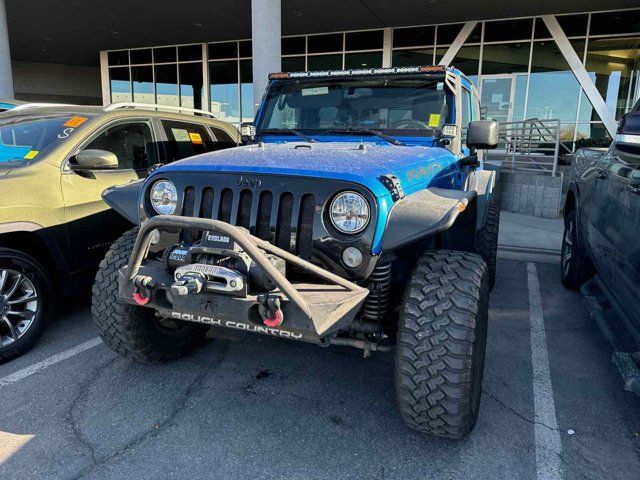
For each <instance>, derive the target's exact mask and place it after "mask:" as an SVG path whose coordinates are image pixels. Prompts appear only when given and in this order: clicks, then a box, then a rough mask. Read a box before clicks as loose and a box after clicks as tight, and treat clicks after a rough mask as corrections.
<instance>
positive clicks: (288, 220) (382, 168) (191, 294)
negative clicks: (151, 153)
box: [92, 66, 499, 438]
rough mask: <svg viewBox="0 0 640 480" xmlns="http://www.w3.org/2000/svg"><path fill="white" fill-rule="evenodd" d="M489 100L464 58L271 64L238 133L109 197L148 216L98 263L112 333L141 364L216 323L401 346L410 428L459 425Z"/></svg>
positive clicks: (477, 326) (466, 428)
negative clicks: (363, 65)
mask: <svg viewBox="0 0 640 480" xmlns="http://www.w3.org/2000/svg"><path fill="white" fill-rule="evenodd" d="M479 111H480V109H479V102H478V94H477V92H476V89H475V88H474V86H473V85H472V84H471V83H470V82H469V80H468V79H467V78H466V77H465V76H464V75H463V74H462V73H461V72H460V71H458V70H456V69H454V68H446V67H440V66H432V67H411V68H385V69H363V70H346V71H325V72H298V73H278V74H272V75H271V77H270V81H269V85H268V88H267V91H266V93H265V95H264V97H263V99H262V103H261V106H260V108H259V111H258V113H257V115H256V119H255V126H253V125H251V126H245V128H244V130H245V133H246V145H244V146H241V147H238V148H235V149H231V150H227V151H220V152H212V153H208V154H203V155H199V156H196V157H192V158H190V159H186V160H184V161H180V162H177V163H174V164H172V165H168V166H165V167H162V168H160V169H158V170H156V171H155V172H154V173H153V174H152V175H151V176H150V177H149V178H148V179H147V180H146V181H145V182H144V185H143V186H142V191H141V193H140V195H139V197H138V200H137V201H136V202H131V201H130V200H129V201H127V200H126V195H123V194H122V193H123V192H122V190H121V189H114V190H111V191H109V192H106V194H105V195H104V196H105V200H106V201H107V202H108V203H109V204H111V205H112V206H113V207H114V208H115V209H116V210H118V211H120V212H121V213H123V214H125V215H128V216H129V217H130V218H131V219H132V220H134V221H135V222H136V223H137V222H138V221H140V227H139V228H136V229H134V230H132V231H131V232H129V233H127V234H125V235H124V236H123V237H122V238H121V239H120V240H118V241H117V242H116V243H115V244H114V245H113V246H112V247H111V250H110V251H109V253H108V254H107V256H106V257H105V259H104V260H103V262H102V264H101V265H100V271H99V273H98V275H97V278H96V283H95V287H94V290H93V309H92V312H93V316H94V319H95V322H96V324H97V326H98V328H99V330H100V334H101V336H102V339H103V340H104V342H105V343H106V344H107V345H108V346H109V347H111V348H112V349H113V350H115V351H116V352H118V353H119V354H121V355H124V356H126V357H129V358H132V359H135V360H139V361H163V360H169V359H174V358H177V357H178V356H180V355H183V354H184V353H186V352H189V351H190V350H192V349H193V348H194V347H195V346H196V345H197V343H198V342H200V341H201V340H202V339H203V337H204V336H205V334H206V332H207V330H208V329H209V328H210V327H212V326H213V327H218V328H231V329H237V330H242V331H245V332H254V333H260V334H265V335H272V336H276V337H283V338H288V339H291V340H298V341H305V342H310V343H315V344H317V345H321V346H329V345H345V346H351V347H356V348H360V349H362V350H363V351H364V353H365V355H368V354H369V353H370V352H372V351H386V350H390V349H391V348H395V367H396V368H395V384H396V391H397V399H398V404H399V409H400V413H401V414H402V417H403V418H404V420H405V421H406V423H407V424H408V425H409V426H410V427H413V428H415V429H417V430H420V431H422V432H426V433H429V434H433V435H440V436H445V437H450V438H461V437H463V436H465V435H466V434H467V433H469V432H470V431H471V429H472V428H473V426H474V424H475V421H476V418H477V415H478V408H479V404H480V391H481V385H482V374H483V365H484V356H485V344H486V335H487V312H488V300H489V290H490V289H491V287H492V285H493V283H494V281H495V265H496V249H497V238H498V226H499V210H498V208H497V206H496V205H495V203H494V202H493V201H492V192H493V186H494V182H495V172H494V171H491V170H489V169H484V168H483V160H482V155H479V154H478V149H486V148H493V147H495V146H496V144H497V141H498V125H497V123H496V122H490V121H482V120H479ZM138 217H140V218H138Z"/></svg>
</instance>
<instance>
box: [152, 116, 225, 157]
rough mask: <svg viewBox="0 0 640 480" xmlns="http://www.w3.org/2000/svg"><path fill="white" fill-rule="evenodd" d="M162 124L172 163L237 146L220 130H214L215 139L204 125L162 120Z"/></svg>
mask: <svg viewBox="0 0 640 480" xmlns="http://www.w3.org/2000/svg"><path fill="white" fill-rule="evenodd" d="M161 123H162V127H163V128H164V131H165V132H166V134H167V139H168V140H169V150H170V154H171V157H172V158H171V159H170V160H171V161H176V160H180V159H183V158H187V157H192V156H193V155H199V154H201V153H206V152H211V151H213V150H220V149H222V148H228V147H230V146H235V145H236V144H235V142H234V141H233V139H232V138H231V137H230V136H229V135H228V134H227V133H225V132H224V131H223V130H220V129H214V134H215V138H213V137H212V136H211V135H210V134H209V131H208V130H207V128H206V127H205V126H204V125H198V124H195V123H189V122H180V121H176V120H162V122H161Z"/></svg>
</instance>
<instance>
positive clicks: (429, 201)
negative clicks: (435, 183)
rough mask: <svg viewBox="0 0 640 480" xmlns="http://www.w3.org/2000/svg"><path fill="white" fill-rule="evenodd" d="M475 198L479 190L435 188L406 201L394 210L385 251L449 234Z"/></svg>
mask: <svg viewBox="0 0 640 480" xmlns="http://www.w3.org/2000/svg"><path fill="white" fill-rule="evenodd" d="M475 197H476V192H475V190H473V191H463V190H448V189H444V188H436V187H432V188H427V189H426V190H421V191H419V192H417V193H414V194H412V195H409V196H407V197H405V198H403V199H402V200H400V201H398V202H397V203H396V204H395V205H394V206H393V208H392V209H391V212H390V214H389V219H388V221H387V228H386V229H385V232H384V236H383V237H382V250H383V251H391V250H395V249H398V248H401V247H404V246H406V245H409V244H411V243H413V242H415V241H417V240H420V239H422V238H426V237H430V236H432V235H434V234H436V233H440V232H443V231H445V230H448V229H449V228H451V226H452V225H453V223H454V222H455V221H456V218H458V215H460V213H462V212H463V211H464V210H465V208H466V207H467V205H469V204H470V203H471V202H472V200H473V199H474V198H475Z"/></svg>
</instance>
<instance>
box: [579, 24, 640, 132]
mask: <svg viewBox="0 0 640 480" xmlns="http://www.w3.org/2000/svg"><path fill="white" fill-rule="evenodd" d="M585 68H586V69H587V72H589V75H590V76H591V78H592V79H593V81H594V82H595V84H596V88H597V89H598V91H599V92H600V94H601V95H602V98H604V100H605V102H606V104H607V106H608V107H609V109H610V110H611V111H612V112H615V116H616V120H619V119H620V117H621V116H622V115H623V114H624V113H626V112H628V111H629V110H630V109H631V107H632V106H633V104H634V103H635V101H636V99H637V98H638V95H639V94H640V85H639V78H638V76H639V75H640V36H637V37H627V38H592V39H590V40H589V45H588V48H587V61H586V64H585Z"/></svg>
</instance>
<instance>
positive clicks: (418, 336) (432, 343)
mask: <svg viewBox="0 0 640 480" xmlns="http://www.w3.org/2000/svg"><path fill="white" fill-rule="evenodd" d="M488 280H489V278H488V272H487V266H486V264H485V262H484V261H483V260H482V258H481V257H480V256H478V255H476V254H473V253H466V252H452V251H438V252H427V253H425V254H424V255H423V257H422V258H421V259H420V261H419V262H418V265H417V267H416V270H415V271H414V273H413V275H412V277H411V280H410V283H409V284H408V286H407V289H406V291H405V297H404V302H403V305H402V308H401V316H400V322H399V326H398V344H397V348H396V358H395V385H396V398H397V401H398V407H399V410H400V414H401V416H402V418H403V419H404V421H405V423H406V424H407V425H408V426H409V427H411V428H413V429H415V430H419V431H420V432H423V433H427V434H429V435H436V436H441V437H447V438H452V439H460V438H463V437H464V436H465V435H467V434H468V433H469V432H471V430H472V429H473V427H474V425H475V423H476V419H477V417H478V411H479V407H480V393H481V389H482V375H483V370H484V358H485V350H486V338H487V316H488V299H489V281H488Z"/></svg>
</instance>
